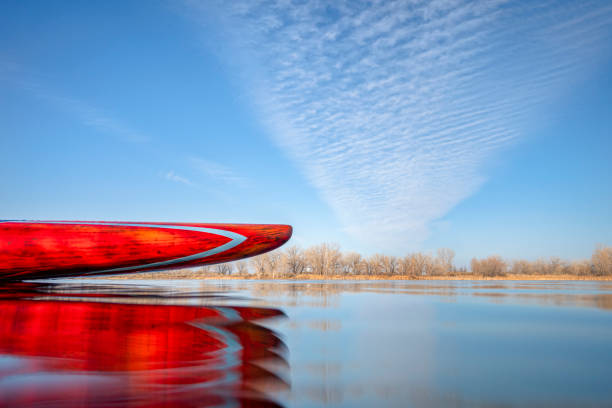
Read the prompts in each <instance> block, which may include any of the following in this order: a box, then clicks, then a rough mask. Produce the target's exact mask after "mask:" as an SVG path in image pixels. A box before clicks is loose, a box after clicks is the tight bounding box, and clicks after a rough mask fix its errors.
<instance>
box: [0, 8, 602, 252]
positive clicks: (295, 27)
mask: <svg viewBox="0 0 612 408" xmlns="http://www.w3.org/2000/svg"><path fill="white" fill-rule="evenodd" d="M0 7H1V13H0V147H1V149H2V152H3V159H2V160H1V161H0V175H1V177H0V194H1V196H0V218H6V219H14V218H17V219H22V218H26V219H87V220H134V221H193V222H198V221H200V222H253V223H259V222H266V223H289V224H292V225H294V229H295V234H294V238H293V241H294V243H296V244H299V245H302V246H308V245H311V244H315V243H319V242H323V241H328V242H329V241H333V242H339V243H340V244H341V245H342V247H343V248H344V249H347V250H357V251H361V252H363V253H366V254H367V253H372V252H375V251H382V252H388V253H393V254H398V255H399V254H403V253H407V252H410V251H414V250H423V251H433V250H435V249H436V248H438V247H450V248H453V249H455V251H456V252H457V260H458V261H459V262H460V263H461V262H466V261H467V260H468V259H469V258H470V257H472V256H486V255H488V254H492V253H497V254H501V255H502V256H506V257H510V258H515V257H525V258H529V259H534V258H537V257H548V256H560V257H562V258H567V259H573V258H583V257H588V256H590V253H591V251H592V250H593V248H594V247H595V245H596V244H597V243H604V244H608V245H610V244H612V211H611V205H610V203H611V202H612V182H611V181H610V176H611V175H612V164H611V162H612V160H611V159H610V158H611V157H612V110H611V109H610V106H612V5H610V3H609V2H606V1H583V2H562V1H550V2H537V4H536V3H534V2H527V1H526V2H506V1H473V2H467V1H461V0H457V1H451V0H448V1H432V2H421V1H414V2H405V1H400V2H391V1H384V2H364V3H355V2H346V3H345V2H308V1H299V2H280V1H279V2H274V1H261V2H260V1H235V2H221V1H219V2H214V1H210V2H208V1H206V2H192V1H186V2H164V1H159V2H148V3H147V4H146V5H143V3H141V2H104V3H103V4H102V3H100V4H98V3H87V2H74V3H71V2H61V3H53V4H52V3H51V2H31V3H25V2H17V1H8V2H3V5H2V6H0Z"/></svg>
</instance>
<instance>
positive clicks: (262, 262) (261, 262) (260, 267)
mask: <svg viewBox="0 0 612 408" xmlns="http://www.w3.org/2000/svg"><path fill="white" fill-rule="evenodd" d="M266 258H267V256H266V254H261V255H257V256H254V257H253V258H251V260H250V263H251V266H252V267H253V269H254V270H255V273H256V274H257V275H259V276H263V275H264V274H265V273H266Z"/></svg>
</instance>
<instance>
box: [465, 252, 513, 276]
mask: <svg viewBox="0 0 612 408" xmlns="http://www.w3.org/2000/svg"><path fill="white" fill-rule="evenodd" d="M471 266H472V272H473V273H474V274H476V275H482V276H504V275H505V274H506V269H507V265H506V263H505V262H504V261H503V259H502V258H501V257H500V256H499V255H493V256H490V257H488V258H485V259H481V260H478V259H476V258H473V259H472V262H471Z"/></svg>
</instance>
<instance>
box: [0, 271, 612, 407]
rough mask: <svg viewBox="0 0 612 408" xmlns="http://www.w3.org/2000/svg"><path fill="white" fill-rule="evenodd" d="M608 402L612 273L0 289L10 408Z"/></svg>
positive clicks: (0, 359)
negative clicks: (576, 277)
mask: <svg viewBox="0 0 612 408" xmlns="http://www.w3.org/2000/svg"><path fill="white" fill-rule="evenodd" d="M67 402H70V403H71V404H75V403H77V404H82V405H87V406H137V407H140V406H160V407H161V406H185V407H197V406H204V407H209V406H224V407H225V406H295V407H311V406H321V405H329V406H343V407H356V406H363V407H370V406H397V407H410V406H415V407H438V406H470V407H471V406H483V407H491V406H496V407H497V406H499V407H506V406H563V407H565V406H612V283H606V282H516V281H515V282H503V281H488V282H487V281H480V282H469V281H410V282H405V281H364V282H355V281H347V282H337V281H330V282H320V281H307V282H296V281H233V280H232V281H201V280H200V281H185V280H178V281H169V280H164V281H143V280H132V281H129V280H117V281H112V280H87V281H74V280H73V281H68V280H66V281H61V282H60V283H55V284H53V285H39V284H21V285H12V286H10V287H5V288H3V289H2V291H0V406H23V405H27V404H37V405H36V406H64V405H65V404H66V403H67Z"/></svg>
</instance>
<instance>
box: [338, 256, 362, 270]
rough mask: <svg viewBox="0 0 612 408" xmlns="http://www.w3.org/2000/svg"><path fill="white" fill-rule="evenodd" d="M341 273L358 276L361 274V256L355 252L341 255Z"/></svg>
mask: <svg viewBox="0 0 612 408" xmlns="http://www.w3.org/2000/svg"><path fill="white" fill-rule="evenodd" d="M342 272H343V273H344V274H345V275H359V273H360V272H361V255H359V254H358V253H357V252H349V253H347V254H344V255H342Z"/></svg>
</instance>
